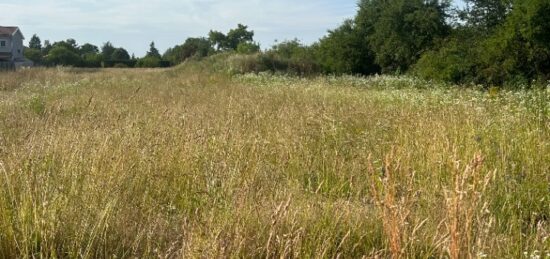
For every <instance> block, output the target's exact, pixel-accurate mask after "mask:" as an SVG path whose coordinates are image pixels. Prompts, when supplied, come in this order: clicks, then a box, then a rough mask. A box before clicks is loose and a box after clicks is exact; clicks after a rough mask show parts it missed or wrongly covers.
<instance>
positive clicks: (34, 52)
mask: <svg viewBox="0 0 550 259" xmlns="http://www.w3.org/2000/svg"><path fill="white" fill-rule="evenodd" d="M23 54H24V55H25V58H27V59H29V60H31V61H33V62H34V63H35V64H40V63H41V62H42V51H41V50H39V49H35V48H26V49H25V51H24V52H23Z"/></svg>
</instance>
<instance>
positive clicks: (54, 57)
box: [46, 45, 81, 66]
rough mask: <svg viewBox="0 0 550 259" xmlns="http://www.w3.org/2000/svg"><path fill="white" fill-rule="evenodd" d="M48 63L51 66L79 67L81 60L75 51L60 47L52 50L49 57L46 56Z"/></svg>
mask: <svg viewBox="0 0 550 259" xmlns="http://www.w3.org/2000/svg"><path fill="white" fill-rule="evenodd" d="M46 62H47V63H48V64H50V65H62V66H79V65H80V64H81V58H80V56H79V55H78V54H77V53H76V52H75V51H72V50H71V49H69V48H67V47H65V46H61V45H58V46H54V47H53V48H52V49H51V50H50V52H49V54H48V56H46Z"/></svg>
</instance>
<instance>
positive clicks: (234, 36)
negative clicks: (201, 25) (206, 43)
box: [208, 24, 254, 51]
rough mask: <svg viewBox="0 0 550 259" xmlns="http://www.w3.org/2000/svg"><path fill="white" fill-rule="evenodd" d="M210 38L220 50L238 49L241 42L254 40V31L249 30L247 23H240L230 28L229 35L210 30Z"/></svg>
mask: <svg viewBox="0 0 550 259" xmlns="http://www.w3.org/2000/svg"><path fill="white" fill-rule="evenodd" d="M208 39H209V40H210V42H211V44H212V45H213V46H214V47H215V48H216V49H217V50H218V51H219V50H223V51H228V50H237V48H238V47H239V44H242V43H253V42H254V31H250V30H248V26H246V25H242V24H238V25H237V28H234V29H231V30H229V32H228V33H227V35H225V34H223V33H221V32H219V31H210V33H209V34H208Z"/></svg>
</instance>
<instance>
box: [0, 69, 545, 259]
mask: <svg viewBox="0 0 550 259" xmlns="http://www.w3.org/2000/svg"><path fill="white" fill-rule="evenodd" d="M549 95H550V92H549V91H548V89H545V90H533V91H514V92H509V91H502V92H490V93H487V92H483V91H479V90H475V89H455V88H453V87H452V86H433V85H430V83H429V82H423V81H418V80H415V79H411V78H396V77H374V78H354V77H318V78H311V79H300V78H292V77H284V76H270V75H246V76H239V77H228V76H226V75H224V74H217V73H212V72H209V69H208V68H207V67H205V66H204V65H200V64H199V65H189V64H188V65H186V66H184V67H180V68H176V69H171V70H98V71H80V70H66V69H59V70H55V69H45V70H28V71H20V72H12V73H5V74H0V257H1V258H13V257H23V258H30V257H51V258H74V257H83V258H96V257H122V258H128V257H161V258H172V257H208V258H210V257H214V258H218V257H300V258H301V257H306V258H308V257H336V258H355V257H394V258H410V257H420V258H429V257H451V258H471V257H485V256H487V257H491V258H510V257H516V258H517V257H536V256H539V257H540V258H544V257H549V256H550V254H549V253H550V222H549V220H550V219H549V218H550V201H549V199H550V173H549V172H550V132H549V127H550V121H549V120H548V115H549V106H548V103H549Z"/></svg>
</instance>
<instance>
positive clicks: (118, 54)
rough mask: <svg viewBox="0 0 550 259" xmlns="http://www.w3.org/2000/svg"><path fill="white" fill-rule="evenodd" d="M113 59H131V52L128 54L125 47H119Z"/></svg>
mask: <svg viewBox="0 0 550 259" xmlns="http://www.w3.org/2000/svg"><path fill="white" fill-rule="evenodd" d="M111 60H113V61H129V60H130V54H128V51H126V50H125V49H124V48H117V49H116V50H115V51H114V52H113V55H112V56H111Z"/></svg>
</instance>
